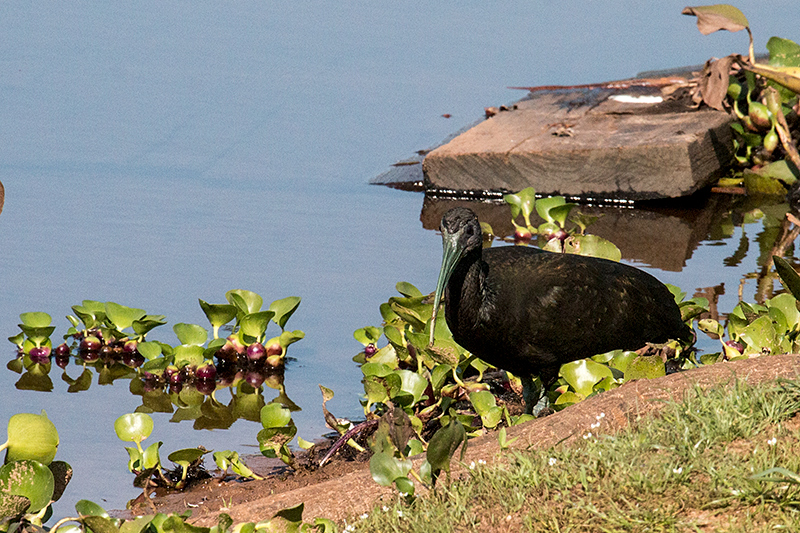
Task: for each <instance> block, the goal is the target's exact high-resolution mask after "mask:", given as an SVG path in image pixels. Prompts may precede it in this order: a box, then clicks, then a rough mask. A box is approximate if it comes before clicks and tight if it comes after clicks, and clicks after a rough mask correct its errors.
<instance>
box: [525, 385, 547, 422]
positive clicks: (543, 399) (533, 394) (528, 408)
mask: <svg viewBox="0 0 800 533" xmlns="http://www.w3.org/2000/svg"><path fill="white" fill-rule="evenodd" d="M520 379H521V380H522V399H523V400H524V401H525V413H526V414H529V415H530V414H532V415H533V416H539V415H540V414H541V413H542V411H544V410H545V409H547V408H548V407H549V406H550V402H549V400H548V398H547V394H545V392H546V390H545V388H544V386H543V385H542V382H541V380H534V379H533V377H532V376H520ZM537 382H538V383H537Z"/></svg>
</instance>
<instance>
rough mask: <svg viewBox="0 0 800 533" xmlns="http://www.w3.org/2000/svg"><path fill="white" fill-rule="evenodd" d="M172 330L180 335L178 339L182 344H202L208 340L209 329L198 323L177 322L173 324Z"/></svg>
mask: <svg viewBox="0 0 800 533" xmlns="http://www.w3.org/2000/svg"><path fill="white" fill-rule="evenodd" d="M172 331H174V332H175V335H177V336H178V340H179V341H180V342H181V344H193V345H196V346H202V345H203V344H205V343H206V341H207V340H208V330H206V328H204V327H203V326H198V325H197V324H184V323H179V324H175V325H174V326H172Z"/></svg>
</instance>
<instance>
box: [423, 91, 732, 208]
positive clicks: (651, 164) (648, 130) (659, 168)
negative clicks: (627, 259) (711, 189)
mask: <svg viewBox="0 0 800 533" xmlns="http://www.w3.org/2000/svg"><path fill="white" fill-rule="evenodd" d="M620 92H621V91H612V90H591V91H566V92H565V91H558V92H544V93H537V94H535V95H533V96H532V97H531V98H530V99H528V100H523V101H521V102H518V103H517V104H516V105H515V106H514V107H513V108H512V109H511V110H509V111H506V112H501V113H499V114H497V115H495V116H494V117H492V118H490V119H487V120H485V121H483V122H481V123H480V124H478V125H476V126H475V127H473V128H471V129H470V130H468V131H466V132H464V133H462V134H461V135H459V136H458V137H456V138H455V139H453V140H452V141H450V142H449V143H447V144H445V145H443V146H440V147H438V148H436V149H435V150H433V151H431V152H430V153H429V154H428V155H427V156H426V157H425V159H424V161H423V171H424V175H425V187H426V189H427V190H429V191H436V190H451V191H473V192H474V191H518V190H520V189H523V188H525V187H529V186H532V187H534V188H535V189H536V191H537V192H539V193H542V194H562V195H565V196H574V197H583V198H621V199H630V200H645V199H657V198H669V197H679V196H686V195H689V194H692V193H694V192H696V191H697V190H699V189H702V188H704V187H706V186H707V185H709V184H710V183H711V182H712V181H713V180H714V179H715V178H716V176H717V175H718V173H719V172H720V170H721V169H723V168H725V166H726V165H727V164H728V162H729V161H730V153H731V145H732V135H731V131H730V122H731V119H730V117H729V116H728V115H727V114H726V113H723V112H719V111H714V110H690V109H688V108H687V107H685V106H683V105H678V104H675V103H670V102H664V103H661V104H641V103H622V102H617V101H614V100H610V99H609V97H610V96H612V95H614V94H619V93H620ZM643 92H646V91H639V94H642V93H643ZM650 94H653V92H652V90H651V91H650ZM655 94H657V93H655Z"/></svg>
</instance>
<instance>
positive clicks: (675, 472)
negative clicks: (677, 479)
mask: <svg viewBox="0 0 800 533" xmlns="http://www.w3.org/2000/svg"><path fill="white" fill-rule="evenodd" d="M672 473H673V474H675V475H680V474H682V473H683V467H682V466H679V467H677V468H673V469H672Z"/></svg>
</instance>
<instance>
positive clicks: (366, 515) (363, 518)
mask: <svg viewBox="0 0 800 533" xmlns="http://www.w3.org/2000/svg"><path fill="white" fill-rule="evenodd" d="M367 518H369V513H364V514H362V515H361V520H366V519H367Z"/></svg>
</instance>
